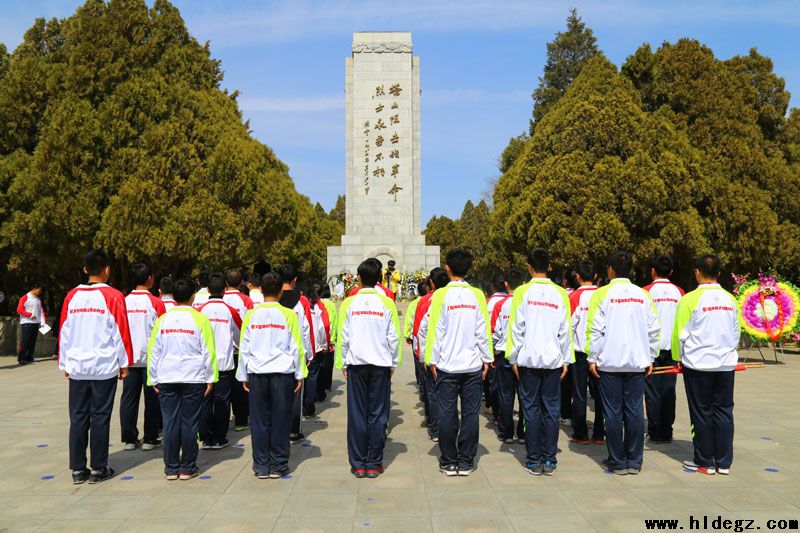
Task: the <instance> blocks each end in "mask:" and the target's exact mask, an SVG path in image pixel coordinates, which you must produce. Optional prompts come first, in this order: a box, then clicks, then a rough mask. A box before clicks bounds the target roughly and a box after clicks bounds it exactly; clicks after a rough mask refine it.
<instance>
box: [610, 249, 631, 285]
mask: <svg viewBox="0 0 800 533" xmlns="http://www.w3.org/2000/svg"><path fill="white" fill-rule="evenodd" d="M608 266H610V267H611V268H613V269H614V273H615V274H616V275H617V276H618V277H620V278H627V277H628V276H630V274H631V270H632V269H633V257H631V254H629V253H628V252H625V251H623V250H617V251H616V252H614V253H613V254H611V255H610V256H608Z"/></svg>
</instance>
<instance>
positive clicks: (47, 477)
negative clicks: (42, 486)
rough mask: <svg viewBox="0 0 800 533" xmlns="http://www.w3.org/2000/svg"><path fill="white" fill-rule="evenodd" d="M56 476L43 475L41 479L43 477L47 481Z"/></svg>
mask: <svg viewBox="0 0 800 533" xmlns="http://www.w3.org/2000/svg"><path fill="white" fill-rule="evenodd" d="M55 477H56V476H42V477H41V478H40V479H43V480H45V481H47V480H50V479H54V478H55Z"/></svg>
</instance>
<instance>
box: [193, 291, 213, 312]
mask: <svg viewBox="0 0 800 533" xmlns="http://www.w3.org/2000/svg"><path fill="white" fill-rule="evenodd" d="M210 296H211V294H209V292H208V289H207V288H205V287H201V288H200V290H199V291H197V292H196V293H194V301H192V307H194V308H195V309H200V307H202V306H203V304H204V303H206V302H207V301H208V298H209V297H210Z"/></svg>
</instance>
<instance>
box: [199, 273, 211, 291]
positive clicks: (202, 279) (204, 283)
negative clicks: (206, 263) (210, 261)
mask: <svg viewBox="0 0 800 533" xmlns="http://www.w3.org/2000/svg"><path fill="white" fill-rule="evenodd" d="M210 275H211V274H210V273H209V272H207V271H205V270H201V271H200V274H199V275H198V276H197V283H198V285H200V286H201V287H208V277H209V276H210Z"/></svg>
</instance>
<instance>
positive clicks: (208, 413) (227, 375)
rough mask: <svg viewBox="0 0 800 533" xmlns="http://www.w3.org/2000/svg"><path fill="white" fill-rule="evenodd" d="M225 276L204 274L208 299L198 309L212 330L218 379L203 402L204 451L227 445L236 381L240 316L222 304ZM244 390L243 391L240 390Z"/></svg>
mask: <svg viewBox="0 0 800 533" xmlns="http://www.w3.org/2000/svg"><path fill="white" fill-rule="evenodd" d="M224 293H225V276H224V275H222V274H221V273H219V272H217V273H214V274H211V275H210V276H209V277H208V294H209V296H208V301H207V302H206V303H204V304H203V305H202V306H201V307H200V309H198V311H200V312H201V313H203V314H204V315H205V316H206V317H208V321H209V322H211V329H213V330H214V347H215V348H216V352H217V371H218V374H219V379H218V380H217V382H216V383H215V384H214V390H213V391H212V393H211V394H209V395H208V396H207V397H206V398H205V400H204V401H203V414H202V418H201V420H200V440H201V441H203V449H204V450H221V449H222V448H225V447H227V446H228V444H230V441H229V440H228V426H229V425H230V418H231V394H232V392H233V390H234V387H235V386H239V387H241V384H240V383H239V382H237V381H236V368H235V367H236V359H235V358H236V343H238V342H239V330H240V328H241V327H242V318H241V317H240V315H239V311H237V310H236V309H234V308H233V307H231V306H230V305H228V304H227V303H225V301H224V300H223V295H224ZM242 393H244V391H242Z"/></svg>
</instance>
